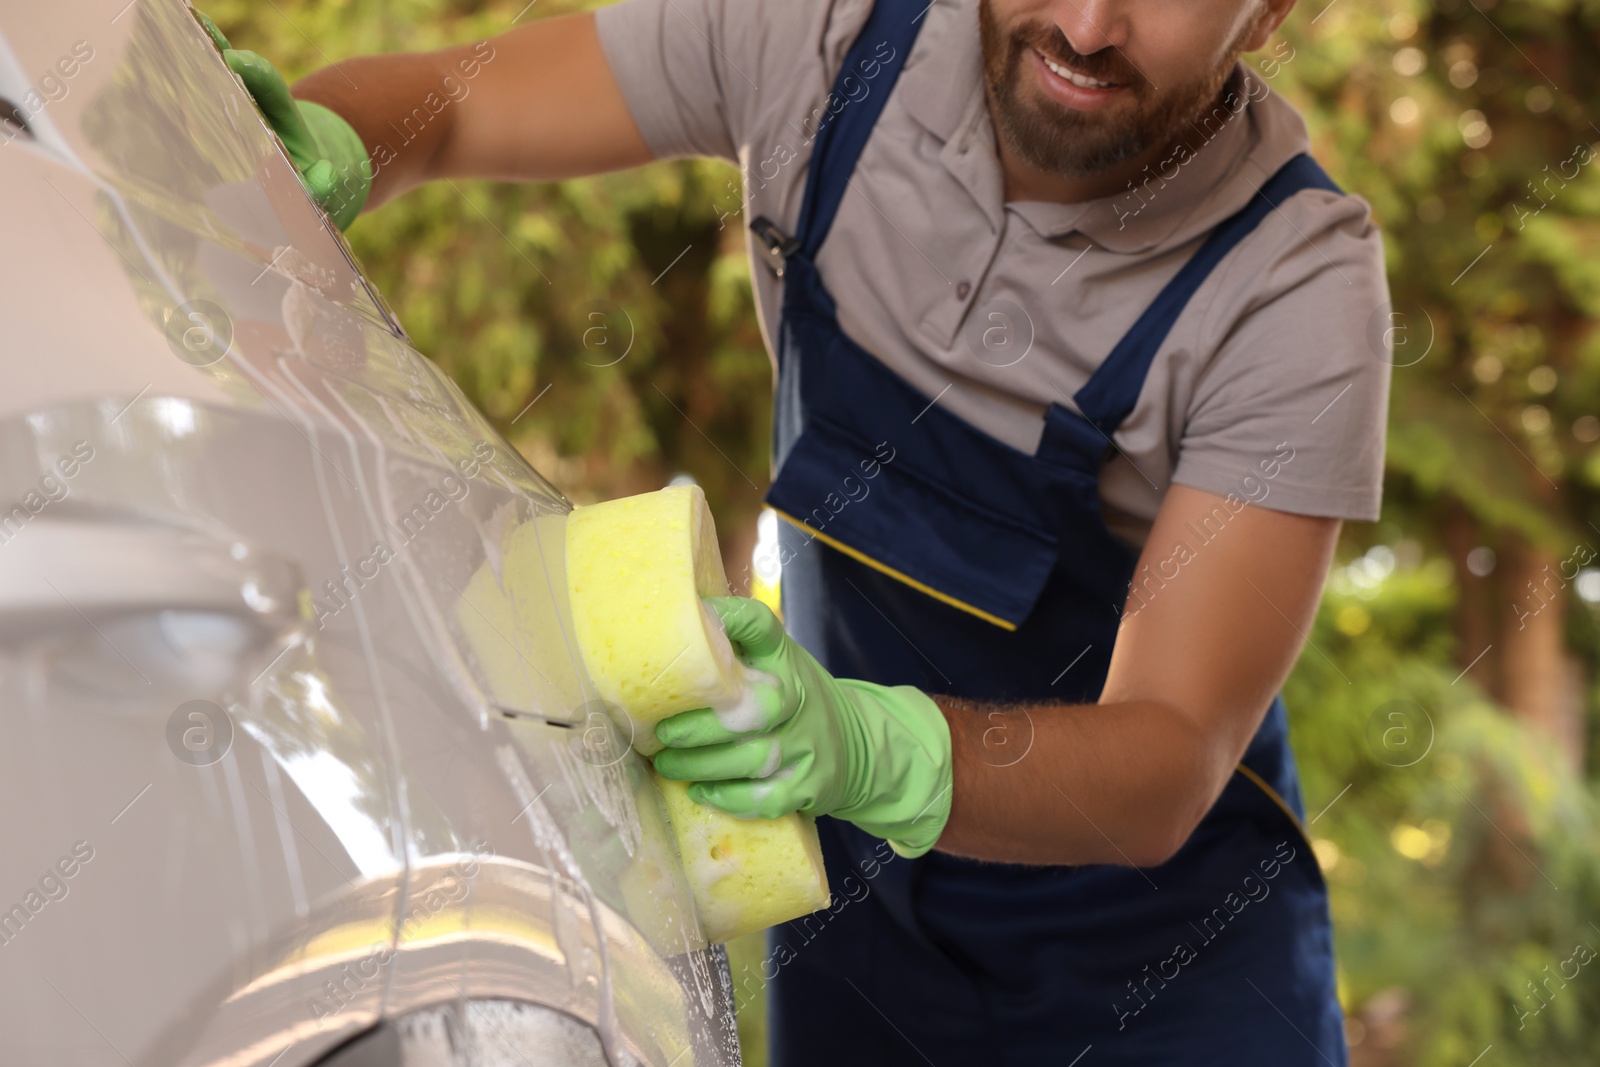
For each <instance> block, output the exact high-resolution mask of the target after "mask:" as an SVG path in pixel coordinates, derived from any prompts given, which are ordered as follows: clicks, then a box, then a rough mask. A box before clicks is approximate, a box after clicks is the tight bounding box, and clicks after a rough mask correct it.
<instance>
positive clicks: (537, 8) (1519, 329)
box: [206, 0, 1600, 1067]
mask: <svg viewBox="0 0 1600 1067" xmlns="http://www.w3.org/2000/svg"><path fill="white" fill-rule="evenodd" d="M579 6H586V5H580V4H575V3H571V2H568V0H534V2H532V3H528V2H526V0H491V2H484V0H336V2H330V0H272V2H271V3H267V4H259V3H248V2H246V0H207V3H206V9H207V11H208V12H209V13H210V14H211V15H212V16H213V17H214V18H215V19H216V20H217V22H218V23H219V24H220V25H221V26H222V28H223V29H224V31H225V32H227V33H228V35H229V36H230V37H231V38H232V39H233V41H234V43H235V45H236V46H237V47H241V48H250V49H253V50H256V51H259V52H261V53H262V54H264V55H266V56H268V57H270V58H271V59H272V60H274V61H275V62H276V63H278V64H279V65H280V67H281V68H282V69H283V70H284V71H285V73H286V74H287V75H288V76H289V77H290V78H291V80H292V79H293V78H295V77H298V76H300V75H302V74H305V73H308V72H309V71H311V70H313V69H315V68H317V67H319V66H322V65H324V64H326V63H329V62H333V61H335V60H337V59H341V58H344V57H347V56H350V55H354V54H358V53H365V52H376V51H396V50H417V49H427V48H434V47H438V46H442V45H445V44H451V43H459V42H464V41H470V40H474V39H477V38H480V37H486V36H491V35H494V34H497V33H501V32H503V31H505V30H507V29H509V28H511V27H512V26H513V25H520V24H522V23H524V22H526V21H528V20H530V19H537V18H545V17H549V16H551V15H555V14H559V13H562V12H565V11H570V10H574V9H575V8H577V7H579ZM1246 60H1247V61H1248V62H1249V63H1251V65H1252V66H1253V67H1255V68H1256V70H1257V71H1258V73H1259V74H1260V76H1262V77H1263V78H1265V79H1267V80H1268V82H1269V84H1271V85H1272V87H1273V88H1274V89H1275V90H1276V91H1278V92H1280V93H1282V94H1284V95H1285V96H1287V97H1288V98H1289V99H1290V100H1291V101H1293V102H1294V103H1295V104H1296V105H1298V106H1299V107H1300V109H1301V110H1302V112H1303V113H1304V114H1305V116H1306V119H1307V121H1308V123H1309V125H1310V127H1311V131H1312V140H1313V147H1314V152H1315V154H1316V155H1317V157H1318V158H1319V159H1320V160H1321V162H1322V163H1323V164H1324V166H1326V167H1327V169H1328V170H1329V172H1330V173H1332V174H1333V175H1334V177H1335V178H1336V180H1338V181H1339V182H1340V184H1341V185H1343V186H1344V187H1345V188H1346V189H1347V190H1349V191H1352V192H1355V193H1359V194H1360V195H1361V196H1363V197H1365V198H1366V200H1367V201H1368V202H1369V203H1370V204H1371V205H1372V208H1373V211H1374V213H1375V214H1376V216H1377V219H1378V221H1379V223H1380V225H1381V226H1382V228H1383V230H1384V234H1385V239H1386V243H1387V248H1388V258H1389V270H1390V284H1391V287H1392V290H1393V295H1394V307H1393V314H1392V316H1390V317H1389V318H1388V319H1384V318H1382V317H1381V316H1379V317H1376V318H1375V319H1374V320H1373V321H1372V322H1369V323H1367V324H1364V328H1365V329H1367V330H1368V336H1369V337H1372V338H1376V339H1378V340H1379V341H1381V336H1382V333H1383V331H1385V330H1388V331H1390V332H1391V338H1392V341H1393V344H1394V350H1395V356H1394V362H1395V370H1394V385H1393V397H1392V403H1391V410H1390V420H1389V427H1390V428H1389V449H1388V474H1387V485H1386V488H1385V494H1384V495H1385V500H1384V510H1383V517H1382V520H1381V521H1379V522H1377V523H1375V524H1346V526H1345V529H1344V535H1343V542H1342V544H1341V548H1340V553H1339V560H1338V564H1337V566H1336V567H1335V570H1334V572H1333V574H1332V576H1331V578H1330V580H1329V583H1328V587H1327V590H1326V594H1325V597H1324V600H1323V604H1322V608H1321V611H1320V613H1319V615H1318V618H1317V621H1316V626H1315V629H1314V630H1313V631H1312V632H1311V634H1310V635H1309V638H1310V641H1309V645H1308V647H1307V649H1306V651H1305V653H1304V654H1303V655H1302V657H1301V659H1300V663H1299V666H1298V667H1297V669H1296V671H1295V673H1294V676H1293V677H1292V679H1291V680H1290V682H1289V685H1288V687H1287V690H1286V697H1287V700H1288V705H1289V709H1290V715H1291V721H1292V724H1293V731H1294V734H1293V736H1294V743H1295V748H1296V750H1297V752H1298V754H1299V758H1300V763H1301V769H1302V773H1303V776H1304V790H1305V802H1306V808H1307V812H1308V815H1309V816H1310V817H1311V819H1312V822H1311V825H1310V831H1311V834H1312V836H1313V838H1314V841H1315V845H1316V851H1317V858H1318V860H1319V861H1320V863H1321V865H1322V868H1323V870H1324V872H1325V873H1326V876H1327V879H1328V881H1329V883H1330V885H1331V888H1332V906H1333V913H1334V918H1335V922H1336V928H1337V937H1338V946H1337V947H1338V958H1339V977H1340V991H1341V996H1342V998H1343V1001H1344V1005H1345V1009H1346V1012H1347V1014H1348V1017H1349V1023H1348V1028H1347V1029H1348V1038H1349V1041H1350V1044H1351V1047H1352V1049H1351V1050H1352V1057H1353V1062H1354V1063H1355V1064H1356V1065H1359V1067H1377V1065H1389V1064H1419V1065H1426V1067H1432V1065H1454V1067H1468V1065H1469V1064H1480V1063H1481V1065H1482V1067H1512V1065H1520V1064H1541V1065H1543V1064H1572V1063H1582V1062H1594V1059H1593V1057H1594V1049H1596V1048H1597V1047H1600V962H1596V960H1597V959H1600V925H1597V924H1600V852H1597V849H1596V845H1597V844H1600V804H1597V800H1600V780H1597V776H1596V767H1597V761H1596V758H1595V757H1596V755H1597V748H1596V745H1597V734H1600V731H1597V730H1596V726H1597V725H1600V722H1597V719H1600V685H1597V674H1600V671H1597V667H1600V418H1597V413H1600V331H1597V330H1596V327H1595V316H1596V313H1597V312H1600V177H1597V176H1596V175H1597V172H1600V145H1597V142H1600V127H1597V126H1596V125H1595V124H1594V122H1593V121H1591V117H1592V116H1594V115H1595V114H1596V107H1595V105H1596V104H1597V103H1600V0H1415V2H1409V3H1404V2H1403V3H1388V2H1384V0H1379V2H1378V3H1376V4H1373V3H1368V2H1360V0H1333V2H1332V3H1328V2H1327V0H1309V2H1307V3H1303V4H1301V5H1300V7H1299V8H1298V9H1297V10H1296V11H1295V13H1294V14H1293V15H1292V16H1291V18H1290V20H1289V22H1288V24H1287V25H1286V26H1285V28H1284V30H1283V32H1282V33H1281V35H1280V37H1279V38H1278V39H1277V40H1275V41H1274V43H1273V44H1272V45H1271V46H1269V47H1268V48H1267V49H1266V50H1264V51H1262V52H1259V53H1256V54H1254V55H1252V56H1248V57H1246ZM738 181H739V178H738V172H737V171H736V170H735V169H734V168H732V167H730V166H726V165H723V164H720V163H710V162H680V163H668V164H657V165H654V166H651V167H648V168H645V169H643V170H639V171H634V172H629V173H625V174H620V175H613V176H609V177H604V178H600V179H594V180H586V181H574V182H565V183H560V184H555V185H548V186H539V187H534V186H526V187H519V186H511V185H500V184H486V183H468V182H457V183H453V184H451V183H445V184H438V185H435V186H431V187H428V188H425V189H421V190H418V191H416V192H413V193H411V194H409V195H408V196H406V197H404V198H402V199H401V200H399V201H397V202H394V203H391V204H389V205H386V206H385V207H383V208H382V209H380V210H379V211H377V212H375V213H374V214H372V215H369V216H367V217H366V218H364V219H363V220H362V221H361V222H360V223H358V224H357V225H356V226H355V227H354V229H353V231H352V232H351V234H350V240H351V243H352V244H353V245H354V247H355V250H356V252H357V254H358V255H359V257H360V258H361V260H362V262H363V263H364V264H365V266H366V268H367V270H368V272H369V273H370V274H371V275H372V277H373V278H374V279H375V280H376V281H377V283H378V285H379V287H380V288H381V289H382V291H383V292H384V293H385V294H386V295H387V296H388V298H389V300H390V302H391V303H392V304H393V306H394V308H395V310H396V311H397V312H398V314H399V316H400V318H401V320H402V321H403V322H404V323H405V326H406V328H407V330H409V331H410V333H411V336H412V338H413V339H414V341H415V342H416V344H417V346H418V347H419V348H420V349H421V350H422V351H423V352H425V353H426V354H428V355H429V356H430V357H432V358H433V359H435V360H436V361H437V362H438V363H439V364H440V365H441V366H442V367H443V368H445V369H446V370H447V371H448V372H449V373H450V374H451V375H453V376H454V378H455V379H456V381H458V382H459V383H460V384H461V387H462V388H463V389H464V390H465V391H466V393H467V395H468V396H470V397H471V398H472V399H473V400H474V401H475V402H476V403H477V404H478V405H479V406H480V407H481V408H482V409H483V410H484V411H485V412H486V413H487V414H488V415H489V417H490V418H491V419H492V420H493V421H494V422H495V424H496V425H497V426H498V427H499V429H500V430H501V431H502V432H503V433H504V434H505V435H506V436H507V437H508V438H509V439H510V441H511V442H512V443H513V444H515V445H516V447H517V448H519V449H520V450H521V451H522V452H523V453H524V454H525V455H526V456H527V457H528V459H529V460H531V461H532V462H533V464H534V465H535V466H536V467H538V468H539V469H540V470H541V471H542V472H543V473H544V474H545V475H546V476H547V477H549V478H550V479H552V480H553V481H554V482H555V483H556V484H557V485H558V486H559V487H560V488H561V489H562V490H563V491H564V492H566V493H567V495H568V496H569V497H571V498H572V499H573V500H574V501H575V502H577V503H585V502H589V501H593V500H598V499H602V498H607V497H611V496H616V495H620V494H625V493H633V492H640V491H645V490H650V489H654V488H658V487H659V486H661V485H662V484H664V483H666V482H667V481H668V480H669V479H672V478H674V477H683V476H690V477H693V478H694V480H696V481H698V482H699V483H700V484H701V485H702V486H704V487H705V489H706V493H707V495H708V497H709V498H710V500H711V503H712V508H713V510H714V511H715V513H716V517H717V525H718V530H719V532H720V534H721V537H722V542H723V547H724V554H725V556H726V559H727V563H728V573H729V577H730V579H731V580H732V582H733V584H734V586H735V589H736V591H737V592H740V593H747V594H749V593H759V594H762V595H768V594H769V592H770V583H771V581H772V580H773V579H775V577H776V569H775V567H776V561H775V559H774V558H772V557H771V556H769V555H767V554H766V553H764V552H761V551H759V550H758V536H759V533H760V531H761V530H762V529H763V528H767V529H769V533H768V534H767V536H768V537H769V538H770V537H771V536H773V535H772V534H771V533H770V527H771V525H772V523H771V520H770V518H769V519H767V520H765V521H763V520H762V519H761V517H760V514H761V503H760V498H761V493H762V491H763V489H764V488H765V486H766V481H767V474H768V459H769V456H768V441H769V431H770V421H769V416H770V411H769V392H770V389H771V376H770V368H769V363H768V359H767V356H766V353H765V351H764V350H763V348H762V346H761V339H760V335H759V332H758V330H757V326H756V322H755V317H754V311H753V306H752V303H751V296H750V289H749V282H748V273H747V267H746V263H745V260H744V258H743V239H742V233H743V226H744V223H745V220H744V219H743V218H742V217H741V215H740V212H739V207H740V196H739V184H738ZM1358 325H1360V324H1358ZM1306 340H1307V339H1306V338H1301V337H1292V336H1286V337H1284V338H1283V344H1284V345H1285V347H1286V351H1287V350H1288V347H1289V346H1293V345H1297V344H1302V343H1305V342H1306ZM1375 347H1377V348H1379V349H1380V350H1381V344H1377V345H1376V346H1375ZM761 957H762V949H761V946H760V944H759V943H743V944H738V945H735V946H734V953H733V960H734V970H735V983H736V985H737V984H738V983H739V977H740V971H741V969H742V968H744V967H752V968H754V967H756V966H757V965H758V964H759V961H760V959H761ZM759 984H760V983H759V982H755V983H752V987H759ZM741 1008H742V1012H741V1024H742V1027H743V1028H744V1030H745V1031H746V1034H747V1040H746V1055H747V1060H746V1062H747V1063H752V1064H757V1065H760V1064H763V1063H764V1057H763V1056H762V1054H761V1039H760V1031H761V1025H762V1020H761V1012H760V1005H759V1004H750V1005H741ZM1475 1057H1476V1058H1475Z"/></svg>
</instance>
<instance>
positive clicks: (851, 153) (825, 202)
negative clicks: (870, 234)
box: [794, 0, 931, 257]
mask: <svg viewBox="0 0 1600 1067" xmlns="http://www.w3.org/2000/svg"><path fill="white" fill-rule="evenodd" d="M929 6H931V5H929V4H927V3H926V0H877V2H876V3H875V4H873V6H872V14H871V15H870V16H869V17H868V18H867V23H866V25H865V26H863V27H862V28H861V33H860V34H859V35H858V36H857V37H856V39H855V43H854V44H852V45H851V46H850V51H849V52H848V53H846V54H845V57H844V64H843V65H842V66H841V67H840V68H839V75H838V77H837V78H836V79H835V80H834V83H833V91H832V92H830V93H829V94H828V97H827V100H826V101H825V102H824V105H823V111H824V114H823V117H822V121H821V123H820V124H819V125H818V127H817V133H816V140H815V143H814V145H813V147H812V150H811V164H810V169H809V171H808V172H807V175H806V191H805V199H804V201H802V203H801V205H800V221H799V223H798V225H797V226H796V228H795V235H794V239H795V241H796V242H797V244H798V248H799V250H800V251H803V252H804V253H805V254H806V256H807V257H815V256H816V254H817V250H818V249H820V248H821V247H822V242H823V240H824V239H825V238H826V237H827V236H828V229H829V227H831V226H832V225H833V216H834V215H835V214H836V213H837V212H838V210H839V201H840V200H842V199H843V198H844V191H845V188H846V187H847V186H848V185H849V182H850V175H851V174H852V173H854V172H855V169H856V160H857V159H858V158H859V157H860V156H861V150H862V149H863V148H865V147H866V144H867V138H868V137H870V136H871V135H872V127H873V126H874V125H875V124H876V123H877V121H878V116H879V115H880V114H882V112H883V106H884V104H885V103H887V102H888V100H889V93H890V92H891V91H892V90H893V89H894V84H895V82H896V81H897V80H898V79H899V77H900V71H901V70H902V69H903V68H904V67H905V62H906V58H907V57H908V56H910V54H911V45H912V44H913V42H915V41H916V39H917V31H918V30H920V29H921V28H922V17H923V15H924V14H926V12H927V10H928V7H929Z"/></svg>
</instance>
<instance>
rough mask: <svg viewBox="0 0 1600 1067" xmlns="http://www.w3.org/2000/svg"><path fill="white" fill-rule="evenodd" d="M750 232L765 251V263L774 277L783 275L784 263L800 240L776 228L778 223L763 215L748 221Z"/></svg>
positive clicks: (797, 246) (795, 249) (797, 247)
mask: <svg viewBox="0 0 1600 1067" xmlns="http://www.w3.org/2000/svg"><path fill="white" fill-rule="evenodd" d="M750 232H751V233H753V234H755V235H756V237H757V239H759V240H760V242H761V244H762V247H763V250H764V251H765V252H766V259H765V262H766V265H767V269H768V270H770V271H771V272H772V274H773V276H774V277H777V278H781V277H783V268H784V264H785V263H786V262H787V261H788V259H789V257H790V256H791V255H793V254H794V253H795V251H797V250H798V249H799V247H800V241H799V240H798V239H797V238H794V237H791V236H789V235H788V234H786V233H784V232H783V231H782V230H780V229H778V224H777V223H775V222H773V221H772V220H771V219H769V218H767V217H766V216H765V215H758V216H756V218H755V220H754V221H753V222H751V223H750Z"/></svg>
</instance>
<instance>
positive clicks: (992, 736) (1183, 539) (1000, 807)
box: [935, 484, 1340, 866]
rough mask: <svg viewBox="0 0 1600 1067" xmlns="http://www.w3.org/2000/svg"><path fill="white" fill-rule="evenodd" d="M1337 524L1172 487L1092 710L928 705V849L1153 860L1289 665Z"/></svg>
mask: <svg viewBox="0 0 1600 1067" xmlns="http://www.w3.org/2000/svg"><path fill="white" fill-rule="evenodd" d="M1214 514H1215V515H1216V516H1218V517H1225V521H1224V522H1223V523H1222V525H1221V529H1220V530H1218V531H1217V532H1216V533H1215V535H1214V536H1213V537H1212V539H1211V540H1209V541H1207V542H1205V543H1203V544H1201V543H1199V542H1198V539H1197V538H1196V536H1195V535H1194V533H1193V530H1194V529H1198V528H1204V525H1205V520H1207V519H1210V520H1211V525H1212V528H1213V529H1215V528H1216V526H1217V523H1218V519H1217V518H1212V516H1213V515H1214ZM1191 520H1192V526H1191V525H1190V523H1191ZM1339 526H1340V520H1339V519H1336V518H1320V517H1312V516H1304V515H1294V514H1289V513H1287V512H1280V511H1272V510H1269V509H1266V508H1259V507H1255V506H1253V505H1248V504H1245V505H1243V506H1242V507H1241V508H1240V510H1239V511H1238V512H1237V513H1236V514H1235V513H1232V512H1230V510H1229V508H1228V506H1227V505H1226V503H1225V502H1224V499H1223V498H1222V497H1220V496H1217V495H1215V494H1213V493H1208V492H1204V491H1202V490H1199V489H1193V488H1190V487H1188V486H1185V485H1178V484H1174V485H1173V486H1172V487H1171V488H1170V489H1169V491H1168V492H1167V495H1166V498H1165V500H1164V501H1163V503H1162V506H1161V511H1160V513H1159V514H1158V515H1157V517H1156V521H1155V525H1154V527H1153V528H1152V530H1151V532H1150V537H1149V539H1148V541H1147V542H1146V544H1145V548H1144V552H1143V553H1142V554H1141V556H1140V560H1139V567H1138V570H1137V571H1136V577H1135V586H1136V588H1137V589H1138V590H1139V592H1140V595H1139V596H1138V597H1134V596H1130V598H1129V605H1128V612H1127V614H1125V615H1124V617H1123V621H1122V624H1121V628H1120V629H1119V631H1118V635H1117V645H1116V650H1115V652H1114V653H1113V655H1112V659H1111V668H1110V673H1109V675H1108V677H1107V679H1106V684H1105V688H1104V690H1103V692H1102V694H1101V697H1100V703H1099V704H1097V705H1085V706H1066V705H1062V706H1041V707H1033V708H1028V709H1017V708H984V707H978V706H975V705H972V704H969V703H967V702H964V701H959V700H952V699H949V698H943V697H937V696H936V697H935V700H936V701H937V702H938V703H939V704H940V706H941V708H942V710H943V711H944V712H945V717H946V719H947V721H948V722H949V725H950V735H951V746H952V750H953V756H954V789H953V797H952V802H951V811H950V819H949V822H948V823H947V824H946V826H945V830H944V833H943V835H942V836H941V837H940V839H939V842H938V845H937V847H938V848H940V849H942V850H944V851H946V852H952V853H956V854H958V855H963V856H972V857H975V858H979V859H987V860H1002V861H1011V862H1021V863H1066V864H1080V863H1114V864H1124V865H1130V864H1131V865H1137V866H1153V865H1155V864H1159V863H1161V862H1163V861H1165V860H1166V859H1168V858H1169V857H1170V856H1171V855H1172V854H1173V853H1174V852H1176V851H1177V850H1178V848H1179V847H1180V846H1181V845H1182V844H1183V843H1184V841H1186V840H1187V839H1188V838H1189V835H1190V834H1191V833H1192V832H1193V831H1194V828H1195V826H1196V825H1198V824H1199V822H1200V819H1201V818H1202V817H1203V816H1204V815H1205V813H1206V811H1208V810H1209V809H1210V807H1211V805H1212V804H1213V803H1214V802H1215V801H1216V798H1217V796H1218V795H1219V794H1220V793H1221V792H1222V788H1223V786H1224V785H1226V784H1227V780H1228V777H1229V775H1231V774H1232V773H1233V768H1234V766H1235V764H1237V763H1238V761H1239V758H1240V756H1242V755H1243V754H1244V750H1245V748H1246V746H1247V745H1248V744H1249V741H1250V738H1251V736H1252V735H1253V734H1254V733H1255V731H1256V728H1257V727H1258V726H1259V725H1260V724H1261V720H1262V718H1263V717H1264V716H1265V714H1266V710H1267V707H1268V706H1269V704H1270V703H1271V701H1272V697H1273V695H1274V694H1275V693H1276V692H1277V691H1278V689H1279V687H1280V686H1281V685H1282V684H1283V681H1284V679H1285V678H1286V677H1288V674H1289V671H1290V669H1291V668H1292V667H1293V666H1294V662H1295V660H1296V658H1297V657H1298V655H1299V653H1300V649H1301V646H1302V644H1303V643H1304V641H1305V635H1306V633H1307V631H1308V630H1309V629H1310V625H1311V620H1312V618H1313V616H1314V615H1315V613H1316V608H1317V602H1318V600H1319V598H1320V596H1321V593H1322V587H1323V581H1324V579H1325V578H1326V576H1327V573H1328V567H1329V565H1330V564H1331V562H1332V559H1333V550H1334V546H1335V544H1336V542H1337V540H1338V535H1339ZM1180 543H1182V544H1183V545H1185V546H1187V549H1188V550H1189V551H1187V552H1185V551H1179V550H1178V546H1179V544H1180ZM1180 560H1181V561H1182V562H1179V561H1180ZM1002 741H1003V743H1004V747H1003V748H999V747H997V745H998V744H999V743H1000V742H1002ZM1030 743H1031V746H1032V747H1031V748H1030V749H1028V754H1027V755H1026V756H1025V757H1023V758H1022V759H1020V760H1019V761H1018V762H1016V763H1014V764H1012V765H1010V766H1002V765H1001V764H1003V763H1005V762H1007V761H1009V760H1010V759H1012V758H1014V757H1013V756H1012V755H1011V753H1014V752H1016V751H1017V750H1019V749H1022V748H1025V747H1026V746H1027V745H1029V744H1030ZM1002 757H1003V758H1002Z"/></svg>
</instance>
